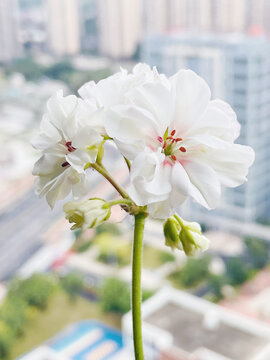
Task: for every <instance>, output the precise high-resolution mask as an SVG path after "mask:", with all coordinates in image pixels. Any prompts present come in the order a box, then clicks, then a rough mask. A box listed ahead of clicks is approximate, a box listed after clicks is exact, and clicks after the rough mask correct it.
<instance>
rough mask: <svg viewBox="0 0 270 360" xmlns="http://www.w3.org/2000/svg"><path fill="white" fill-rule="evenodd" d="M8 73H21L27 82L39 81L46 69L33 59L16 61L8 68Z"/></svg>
mask: <svg viewBox="0 0 270 360" xmlns="http://www.w3.org/2000/svg"><path fill="white" fill-rule="evenodd" d="M6 69H7V73H8V74H10V73H12V72H19V73H21V74H23V75H24V76H25V78H26V80H30V81H32V80H38V79H40V78H41V77H42V76H43V74H44V67H43V66H42V65H39V64H37V63H36V62H34V61H33V60H32V59H31V58H24V59H19V60H15V61H14V62H12V63H11V64H10V65H8V66H7V68H6Z"/></svg>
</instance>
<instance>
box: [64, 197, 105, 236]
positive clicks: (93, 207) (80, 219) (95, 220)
mask: <svg viewBox="0 0 270 360" xmlns="http://www.w3.org/2000/svg"><path fill="white" fill-rule="evenodd" d="M63 210H64V211H65V213H66V219H68V221H69V222H70V223H74V225H73V226H72V228H71V229H72V230H74V229H80V228H81V229H82V230H85V229H89V228H93V227H96V226H98V225H100V224H102V223H103V222H104V221H106V220H107V219H108V218H109V217H110V215H111V209H110V207H109V206H107V203H106V201H104V200H102V199H98V198H94V199H89V200H83V201H70V202H68V203H66V204H65V205H64V206H63Z"/></svg>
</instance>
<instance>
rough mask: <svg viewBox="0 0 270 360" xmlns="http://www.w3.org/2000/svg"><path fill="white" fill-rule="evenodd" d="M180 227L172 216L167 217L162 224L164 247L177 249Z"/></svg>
mask: <svg viewBox="0 0 270 360" xmlns="http://www.w3.org/2000/svg"><path fill="white" fill-rule="evenodd" d="M179 231H180V225H179V223H178V221H177V220H176V219H175V218H174V217H173V216H172V217H169V218H168V219H167V220H166V221H165V223H164V224H163V232H164V236H165V245H166V246H170V247H171V248H172V249H175V248H178V247H179V244H180V240H179Z"/></svg>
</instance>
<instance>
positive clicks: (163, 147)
mask: <svg viewBox="0 0 270 360" xmlns="http://www.w3.org/2000/svg"><path fill="white" fill-rule="evenodd" d="M166 146H167V142H166V141H164V144H163V146H162V149H165V147H166Z"/></svg>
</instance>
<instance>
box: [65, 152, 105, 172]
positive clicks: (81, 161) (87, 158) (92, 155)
mask: <svg viewBox="0 0 270 360" xmlns="http://www.w3.org/2000/svg"><path fill="white" fill-rule="evenodd" d="M97 153H98V149H97V148H95V149H93V150H89V151H86V150H80V149H78V150H76V151H74V152H72V153H69V154H68V155H67V156H66V160H67V162H68V163H69V164H70V165H71V166H72V167H73V169H75V170H76V171H77V172H78V173H80V174H82V173H84V171H85V170H84V167H85V165H86V164H88V163H94V162H95V161H96V158H97Z"/></svg>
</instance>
